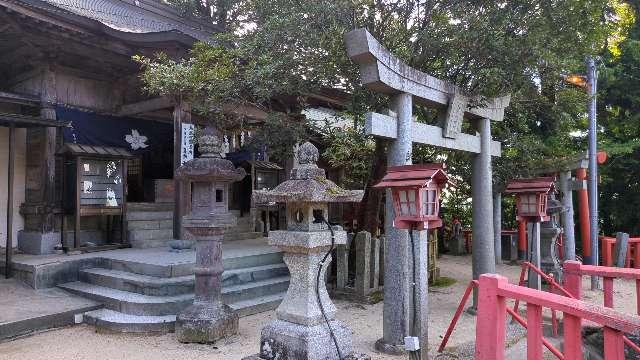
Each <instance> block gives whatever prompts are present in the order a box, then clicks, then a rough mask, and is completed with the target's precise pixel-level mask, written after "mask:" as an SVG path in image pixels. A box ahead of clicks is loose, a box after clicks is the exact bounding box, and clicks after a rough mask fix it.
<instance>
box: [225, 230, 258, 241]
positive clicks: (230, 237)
mask: <svg viewBox="0 0 640 360" xmlns="http://www.w3.org/2000/svg"><path fill="white" fill-rule="evenodd" d="M262 236H263V235H262V233H261V232H253V231H251V232H237V233H234V232H229V233H226V234H224V238H223V240H224V241H237V240H249V239H259V238H261V237H262Z"/></svg>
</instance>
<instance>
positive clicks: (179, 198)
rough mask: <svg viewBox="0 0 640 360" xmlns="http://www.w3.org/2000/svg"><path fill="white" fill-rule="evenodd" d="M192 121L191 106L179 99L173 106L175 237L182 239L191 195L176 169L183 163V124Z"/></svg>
mask: <svg viewBox="0 0 640 360" xmlns="http://www.w3.org/2000/svg"><path fill="white" fill-rule="evenodd" d="M189 123H191V106H190V105H189V104H188V103H186V102H183V101H179V102H178V104H177V105H175V106H174V108H173V174H174V176H173V182H174V183H173V184H174V195H173V196H174V197H173V238H174V239H182V238H183V232H182V216H183V215H184V214H186V209H187V207H188V206H189V204H187V202H188V199H189V196H186V195H187V194H185V191H188V189H186V188H185V187H183V186H182V183H181V182H180V181H179V180H178V179H176V176H175V174H176V170H177V169H178V168H179V167H180V165H182V124H189Z"/></svg>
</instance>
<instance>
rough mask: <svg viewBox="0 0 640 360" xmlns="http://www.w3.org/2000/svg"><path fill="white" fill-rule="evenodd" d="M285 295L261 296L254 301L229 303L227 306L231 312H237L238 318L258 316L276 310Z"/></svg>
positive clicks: (284, 293) (283, 293) (282, 293)
mask: <svg viewBox="0 0 640 360" xmlns="http://www.w3.org/2000/svg"><path fill="white" fill-rule="evenodd" d="M286 294H287V292H286V291H284V292H281V293H277V294H273V295H266V296H261V297H258V298H254V299H246V300H240V301H236V302H233V303H230V304H229V306H230V307H231V308H232V309H233V310H235V311H237V312H238V315H240V316H249V315H253V314H259V313H262V312H265V311H271V310H274V309H275V308H277V307H278V305H280V303H281V302H282V299H284V296H285V295H286Z"/></svg>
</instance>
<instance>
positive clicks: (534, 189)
mask: <svg viewBox="0 0 640 360" xmlns="http://www.w3.org/2000/svg"><path fill="white" fill-rule="evenodd" d="M554 189H555V186H554V178H552V177H540V178H532V179H518V180H514V181H512V182H510V183H509V184H508V185H507V189H506V192H507V193H509V194H516V210H517V212H518V220H528V221H540V222H542V221H548V220H549V215H548V214H547V197H548V195H549V194H550V193H551V192H552V191H554Z"/></svg>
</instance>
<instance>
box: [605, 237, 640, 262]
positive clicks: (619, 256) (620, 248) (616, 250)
mask: <svg viewBox="0 0 640 360" xmlns="http://www.w3.org/2000/svg"><path fill="white" fill-rule="evenodd" d="M604 246H605V244H604V243H602V247H603V248H604ZM628 248H629V234H627V233H623V232H619V233H617V234H616V242H615V245H614V246H613V254H614V257H613V265H614V266H616V267H620V268H621V267H624V266H625V262H626V258H627V252H628V251H627V249H628ZM636 251H637V248H636Z"/></svg>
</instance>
